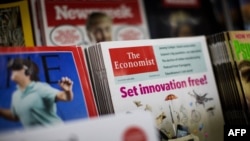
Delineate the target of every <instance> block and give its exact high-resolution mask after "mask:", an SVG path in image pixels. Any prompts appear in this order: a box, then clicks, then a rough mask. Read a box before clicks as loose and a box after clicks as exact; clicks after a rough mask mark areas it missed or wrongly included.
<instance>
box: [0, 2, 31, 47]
mask: <svg viewBox="0 0 250 141" xmlns="http://www.w3.org/2000/svg"><path fill="white" fill-rule="evenodd" d="M0 19H1V22H0V47H10V46H12V47H13V46H20V47H26V46H29V47H31V46H34V39H33V29H32V25H31V16H30V12H29V3H28V1H26V0H24V1H16V2H9V3H4V4H0Z"/></svg>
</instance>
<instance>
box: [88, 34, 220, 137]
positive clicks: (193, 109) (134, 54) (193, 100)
mask: <svg viewBox="0 0 250 141" xmlns="http://www.w3.org/2000/svg"><path fill="white" fill-rule="evenodd" d="M85 51H86V53H87V57H88V61H89V66H90V67H89V68H90V69H89V70H90V75H91V79H92V83H93V84H92V85H93V89H94V94H95V99H96V103H97V108H98V112H99V114H101V115H103V114H109V113H121V112H126V113H129V112H131V110H134V109H138V110H142V111H150V112H151V113H152V115H153V116H154V118H155V122H156V125H157V128H158V129H159V131H160V133H161V135H162V139H165V138H168V139H174V138H176V133H177V132H176V131H177V129H178V128H177V127H178V126H177V125H183V126H187V127H188V130H189V131H188V133H190V134H193V135H194V136H197V137H198V138H199V140H200V141H206V140H223V127H224V120H223V113H222V109H221V103H220V99H219V93H218V90H217V85H216V81H215V77H214V73H213V68H212V64H211V61H210V56H209V51H208V47H207V42H206V38H205V36H193V37H182V38H181V37H179V38H162V39H148V40H136V41H112V42H101V43H98V44H96V45H95V46H90V47H88V48H87V49H86V50H85Z"/></svg>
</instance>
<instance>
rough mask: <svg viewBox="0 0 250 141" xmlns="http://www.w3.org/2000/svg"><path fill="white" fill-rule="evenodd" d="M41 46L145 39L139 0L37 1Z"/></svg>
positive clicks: (140, 1) (142, 11) (146, 30)
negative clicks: (41, 38)
mask: <svg viewBox="0 0 250 141" xmlns="http://www.w3.org/2000/svg"><path fill="white" fill-rule="evenodd" d="M37 4H38V12H39V13H38V14H39V16H40V17H39V19H40V21H41V28H40V29H41V30H42V37H43V44H44V45H61V46H62V45H89V44H92V43H96V42H100V41H112V40H136V39H148V38H149V34H148V29H147V22H146V19H145V15H144V6H143V1H142V0H118V1H86V0H71V1H61V0H44V1H37Z"/></svg>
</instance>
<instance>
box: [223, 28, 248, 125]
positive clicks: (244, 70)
mask: <svg viewBox="0 0 250 141" xmlns="http://www.w3.org/2000/svg"><path fill="white" fill-rule="evenodd" d="M227 34H228V37H229V43H230V46H231V50H232V54H233V59H234V61H235V63H236V65H237V67H236V70H237V72H238V75H239V77H240V81H241V82H240V83H241V87H242V89H243V93H244V96H243V98H244V100H245V101H244V102H243V101H242V103H246V104H247V111H246V114H247V116H248V117H247V120H248V122H247V124H249V119H250V91H249V86H248V85H249V66H250V57H249V50H248V48H249V45H250V42H249V39H250V31H247V30H245V31H244V30H242V31H228V32H227Z"/></svg>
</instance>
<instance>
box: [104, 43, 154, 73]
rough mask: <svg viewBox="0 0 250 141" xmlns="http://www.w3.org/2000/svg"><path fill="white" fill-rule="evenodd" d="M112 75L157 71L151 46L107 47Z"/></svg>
mask: <svg viewBox="0 0 250 141" xmlns="http://www.w3.org/2000/svg"><path fill="white" fill-rule="evenodd" d="M109 53H110V58H111V63H112V68H113V72H114V76H124V75H131V74H139V73H146V72H154V71H158V66H157V62H156V59H155V55H154V50H153V47H152V46H138V47H124V48H113V49H109Z"/></svg>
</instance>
